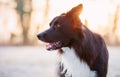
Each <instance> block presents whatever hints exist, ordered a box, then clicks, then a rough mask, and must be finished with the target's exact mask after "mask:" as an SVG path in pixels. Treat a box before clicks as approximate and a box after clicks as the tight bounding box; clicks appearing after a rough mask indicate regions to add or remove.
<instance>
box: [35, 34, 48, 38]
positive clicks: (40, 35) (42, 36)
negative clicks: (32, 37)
mask: <svg viewBox="0 0 120 77" xmlns="http://www.w3.org/2000/svg"><path fill="white" fill-rule="evenodd" d="M37 37H38V39H45V38H46V37H47V34H46V33H41V34H38V35H37Z"/></svg>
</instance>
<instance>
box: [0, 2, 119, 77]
mask: <svg viewBox="0 0 120 77" xmlns="http://www.w3.org/2000/svg"><path fill="white" fill-rule="evenodd" d="M80 3H82V4H83V12H82V14H81V15H80V19H81V20H82V22H83V23H84V24H85V25H86V26H87V27H88V28H89V29H91V30H92V31H93V32H96V33H99V34H100V35H101V36H102V37H103V38H104V40H105V42H106V44H107V46H108V50H109V53H110V59H109V72H108V77H120V66H119V65H120V57H119V56H120V0H0V77H48V76H49V77H56V74H55V67H56V66H55V65H56V62H57V58H58V56H57V52H45V51H46V50H45V47H44V43H43V42H41V41H39V40H38V39H37V37H36V35H37V34H38V33H39V32H42V31H43V30H45V29H47V28H49V22H50V21H51V20H52V19H53V18H54V17H55V16H57V15H60V14H61V13H64V12H67V11H69V10H70V9H71V8H72V7H74V6H76V5H78V4H80ZM46 73H47V74H46Z"/></svg>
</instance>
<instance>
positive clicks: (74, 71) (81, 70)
mask: <svg viewBox="0 0 120 77" xmlns="http://www.w3.org/2000/svg"><path fill="white" fill-rule="evenodd" d="M62 50H63V53H62V54H61V64H62V66H63V69H62V70H61V72H60V73H61V75H62V76H64V77H96V72H95V71H91V70H90V67H89V66H88V65H87V63H86V62H84V61H82V60H80V59H79V57H78V56H77V55H76V53H75V50H74V48H72V47H71V48H69V47H64V48H62Z"/></svg>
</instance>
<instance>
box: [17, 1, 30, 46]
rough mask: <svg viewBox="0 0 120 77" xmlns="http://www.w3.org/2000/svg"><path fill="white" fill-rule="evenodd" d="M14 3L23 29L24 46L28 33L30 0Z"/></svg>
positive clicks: (26, 42)
mask: <svg viewBox="0 0 120 77" xmlns="http://www.w3.org/2000/svg"><path fill="white" fill-rule="evenodd" d="M16 3H17V7H16V10H17V12H18V13H19V15H20V22H21V25H22V29H23V42H24V44H28V43H29V40H28V31H29V25H30V18H31V11H32V0H16Z"/></svg>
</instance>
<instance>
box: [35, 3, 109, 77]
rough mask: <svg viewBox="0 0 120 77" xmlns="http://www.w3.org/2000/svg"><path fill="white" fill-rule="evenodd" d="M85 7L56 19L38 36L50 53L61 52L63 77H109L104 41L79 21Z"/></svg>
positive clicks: (72, 10)
mask: <svg viewBox="0 0 120 77" xmlns="http://www.w3.org/2000/svg"><path fill="white" fill-rule="evenodd" d="M82 9H83V5H82V4H79V5H78V6H76V7H74V8H72V9H71V10H70V11H68V12H67V13H63V14H61V15H59V16H56V17H55V18H54V19H53V20H52V21H51V22H50V28H49V29H48V30H46V31H44V32H42V33H40V34H38V35H37V37H38V39H39V40H41V41H44V42H46V43H49V45H47V46H46V48H47V50H49V51H52V50H58V51H59V54H60V57H61V60H60V63H59V72H58V74H59V76H60V77H106V75H107V68H108V50H107V47H106V45H105V42H104V40H103V39H102V37H101V36H100V35H98V34H96V33H93V32H92V31H90V30H89V29H88V28H87V27H86V26H85V25H83V24H82V22H81V21H80V19H79V15H80V14H81V12H82Z"/></svg>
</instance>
